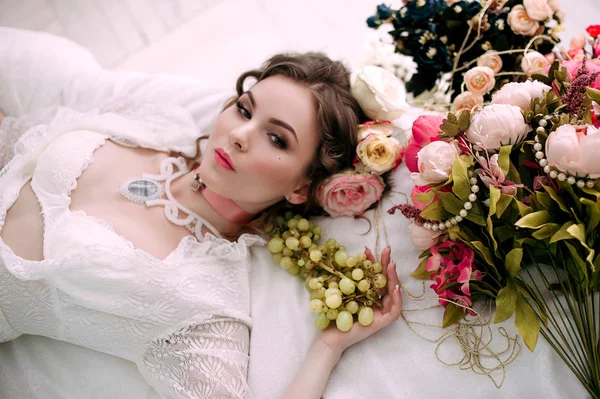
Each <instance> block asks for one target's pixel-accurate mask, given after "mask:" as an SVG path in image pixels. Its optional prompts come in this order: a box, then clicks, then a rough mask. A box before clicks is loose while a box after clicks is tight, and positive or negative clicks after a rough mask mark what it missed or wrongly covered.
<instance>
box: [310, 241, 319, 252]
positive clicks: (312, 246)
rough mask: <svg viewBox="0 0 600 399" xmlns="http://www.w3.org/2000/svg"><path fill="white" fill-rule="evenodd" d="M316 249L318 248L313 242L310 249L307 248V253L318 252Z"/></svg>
mask: <svg viewBox="0 0 600 399" xmlns="http://www.w3.org/2000/svg"><path fill="white" fill-rule="evenodd" d="M318 249H319V246H318V245H317V244H315V243H314V242H313V243H312V244H311V245H310V247H309V248H308V252H310V251H315V250H318Z"/></svg>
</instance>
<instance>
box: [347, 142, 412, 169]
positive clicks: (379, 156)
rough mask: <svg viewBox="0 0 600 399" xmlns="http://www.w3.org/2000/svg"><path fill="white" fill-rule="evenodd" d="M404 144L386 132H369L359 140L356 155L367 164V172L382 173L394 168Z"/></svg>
mask: <svg viewBox="0 0 600 399" xmlns="http://www.w3.org/2000/svg"><path fill="white" fill-rule="evenodd" d="M401 151H402V146H401V145H400V142H399V141H398V140H396V139H395V138H393V137H387V136H386V135H385V134H369V135H368V136H367V137H365V138H364V139H362V140H361V141H359V143H358V146H357V147H356V155H357V156H358V159H360V160H361V162H362V163H363V165H364V166H365V169H366V170H364V171H365V172H371V173H374V174H376V175H381V174H383V173H385V172H387V171H388V170H390V169H392V168H394V167H395V166H397V165H396V162H397V160H398V158H399V157H400V155H401ZM359 169H360V168H359Z"/></svg>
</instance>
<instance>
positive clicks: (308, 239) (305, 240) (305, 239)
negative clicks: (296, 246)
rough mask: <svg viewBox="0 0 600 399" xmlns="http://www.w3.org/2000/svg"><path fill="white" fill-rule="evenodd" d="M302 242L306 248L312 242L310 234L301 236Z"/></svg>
mask: <svg viewBox="0 0 600 399" xmlns="http://www.w3.org/2000/svg"><path fill="white" fill-rule="evenodd" d="M300 244H302V246H303V247H304V248H308V247H310V245H311V244H312V240H311V239H310V237H308V236H302V237H301V238H300Z"/></svg>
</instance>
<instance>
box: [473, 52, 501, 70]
mask: <svg viewBox="0 0 600 399" xmlns="http://www.w3.org/2000/svg"><path fill="white" fill-rule="evenodd" d="M477 65H478V66H486V67H489V68H491V69H492V71H494V73H498V72H500V70H501V69H502V58H500V55H499V54H498V52H497V51H494V50H489V51H486V52H485V53H483V55H481V56H480V57H479V58H478V59H477Z"/></svg>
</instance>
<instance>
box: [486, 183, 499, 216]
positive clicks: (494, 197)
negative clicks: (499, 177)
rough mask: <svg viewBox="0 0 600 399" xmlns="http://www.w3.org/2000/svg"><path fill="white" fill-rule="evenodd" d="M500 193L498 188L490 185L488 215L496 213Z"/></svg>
mask: <svg viewBox="0 0 600 399" xmlns="http://www.w3.org/2000/svg"><path fill="white" fill-rule="evenodd" d="M501 193H502V192H501V191H500V190H499V189H497V188H496V187H494V186H491V185H490V211H489V213H488V217H489V216H492V215H494V214H495V213H496V203H497V202H498V200H499V199H500V194H501Z"/></svg>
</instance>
